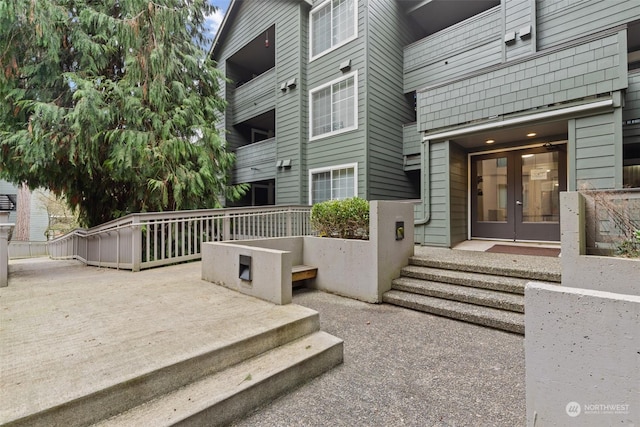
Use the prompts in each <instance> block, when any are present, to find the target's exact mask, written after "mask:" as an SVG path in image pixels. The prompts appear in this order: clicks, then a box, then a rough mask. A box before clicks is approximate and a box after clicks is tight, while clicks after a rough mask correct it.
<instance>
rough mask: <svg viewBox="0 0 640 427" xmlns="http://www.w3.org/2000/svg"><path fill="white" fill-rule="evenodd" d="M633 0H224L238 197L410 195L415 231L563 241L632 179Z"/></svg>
mask: <svg viewBox="0 0 640 427" xmlns="http://www.w3.org/2000/svg"><path fill="white" fill-rule="evenodd" d="M639 22H640V8H639V7H638V3H637V0H619V1H616V2H612V1H607V0H601V1H600V0H564V1H558V0H537V1H536V0H502V1H500V0H470V1H451V0H431V1H421V0H316V1H302V0H298V1H294V0H282V1H276V0H273V1H269V2H265V1H252V0H245V1H232V3H231V5H230V7H229V10H228V11H227V14H226V16H225V19H224V21H223V24H222V26H221V28H220V30H219V32H218V35H217V36H216V39H215V41H214V45H213V47H212V50H211V55H212V57H213V58H214V59H215V60H216V61H217V63H218V67H219V68H220V69H221V70H222V71H223V73H224V75H225V76H226V77H227V79H228V80H227V81H226V82H224V83H223V87H224V88H225V89H224V94H225V98H226V100H227V102H228V108H227V110H226V112H225V115H224V117H222V118H221V119H222V120H221V121H220V126H221V129H224V131H226V140H227V143H228V144H229V147H230V148H231V149H232V150H233V151H235V152H236V155H237V163H236V166H235V169H234V171H233V180H234V182H237V183H241V182H244V183H250V184H251V188H252V189H251V192H250V193H249V194H248V195H247V197H246V198H245V199H244V200H243V201H241V203H242V204H244V205H261V204H312V203H315V202H318V201H322V200H326V199H330V198H344V197H351V196H354V195H357V196H360V197H363V198H367V199H369V200H374V199H413V200H415V201H416V209H415V212H416V241H417V242H420V243H423V244H427V245H437V246H447V247H450V246H453V245H455V244H457V243H459V242H461V241H464V240H467V239H472V238H483V239H505V240H522V241H559V239H560V228H559V220H560V218H559V193H560V192H561V191H563V190H567V189H569V190H575V189H581V188H600V189H602V188H607V189H608V188H611V189H619V188H623V187H640V23H639Z"/></svg>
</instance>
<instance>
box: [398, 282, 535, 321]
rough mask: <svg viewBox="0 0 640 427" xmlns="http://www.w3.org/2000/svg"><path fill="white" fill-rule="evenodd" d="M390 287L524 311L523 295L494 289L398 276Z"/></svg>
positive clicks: (519, 311) (518, 311)
mask: <svg viewBox="0 0 640 427" xmlns="http://www.w3.org/2000/svg"><path fill="white" fill-rule="evenodd" d="M392 289H395V290H398V291H404V292H413V293H415V294H420V295H426V296H431V297H436V298H444V299H447V300H452V301H460V302H465V303H469V304H476V305H483V306H486V307H494V308H499V309H501V310H508V311H514V312H516V313H524V296H523V295H518V294H513V293H507V292H499V291H494V290H487V289H479V288H472V287H468V286H459V285H452V284H449V283H441V282H432V281H428V280H420V279H412V278H409V277H400V278H398V279H395V280H394V281H393V282H392Z"/></svg>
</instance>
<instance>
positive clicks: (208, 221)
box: [49, 206, 311, 271]
mask: <svg viewBox="0 0 640 427" xmlns="http://www.w3.org/2000/svg"><path fill="white" fill-rule="evenodd" d="M310 211H311V208H310V207H309V206H276V207H271V208H267V207H255V208H228V209H208V210H195V211H177V212H162V213H140V214H131V215H127V216H125V217H122V218H120V219H117V220H114V221H111V222H109V223H106V224H103V225H101V226H98V227H94V228H91V229H89V230H75V231H73V232H71V233H69V234H67V235H65V236H62V237H59V238H57V239H55V240H52V241H51V242H49V254H50V256H51V258H56V259H64V258H67V259H78V260H80V261H82V262H84V263H85V264H87V265H93V266H99V267H110V268H118V269H124V270H132V271H139V270H141V269H146V268H152V267H158V266H162V265H168V264H174V263H176V262H183V261H190V260H196V259H200V256H201V255H200V253H201V252H200V250H201V246H202V243H205V242H214V241H223V240H246V239H257V238H267V237H287V236H303V235H309V234H311V226H310V221H309V216H310Z"/></svg>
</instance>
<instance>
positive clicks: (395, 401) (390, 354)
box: [235, 290, 526, 427]
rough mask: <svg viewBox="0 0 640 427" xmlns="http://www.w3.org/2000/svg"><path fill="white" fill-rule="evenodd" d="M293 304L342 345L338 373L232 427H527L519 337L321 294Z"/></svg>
mask: <svg viewBox="0 0 640 427" xmlns="http://www.w3.org/2000/svg"><path fill="white" fill-rule="evenodd" d="M293 299H294V303H295V304H300V305H303V306H306V307H310V308H312V309H314V310H317V311H318V312H319V313H320V325H321V328H322V330H324V331H326V332H328V333H330V334H333V335H336V336H339V337H341V338H342V339H344V364H343V365H340V366H338V367H337V368H335V369H333V370H331V371H329V372H327V373H325V374H323V375H322V376H320V377H318V378H316V379H314V380H312V381H311V382H309V383H307V384H305V385H303V386H302V387H300V388H299V389H297V390H295V391H293V392H292V393H290V394H288V395H286V396H283V397H281V398H280V399H278V400H277V401H275V402H274V403H272V404H270V405H268V406H266V407H264V408H262V409H261V410H258V411H257V412H256V413H254V414H252V415H251V416H249V417H248V418H246V419H244V420H241V421H239V422H237V423H236V424H235V426H236V427H249V426H264V427H267V426H318V427H319V426H326V425H332V426H394V427H395V426H416V427H418V426H419V427H422V426H483V427H484V426H505V427H514V426H523V425H525V411H526V408H525V365H524V338H523V337H522V336H519V335H515V334H511V333H508V332H502V331H498V330H494V329H488V328H484V327H482V326H476V325H472V324H468V323H463V322H459V321H456V320H450V319H446V318H443V317H438V316H433V315H430V314H426V313H421V312H416V311H412V310H408V309H403V308H400V307H395V306H391V305H388V304H379V305H375V304H366V303H362V302H359V301H355V300H351V299H347V298H342V297H339V296H336V295H331V294H326V293H322V292H318V291H308V290H299V291H296V292H294V298H293Z"/></svg>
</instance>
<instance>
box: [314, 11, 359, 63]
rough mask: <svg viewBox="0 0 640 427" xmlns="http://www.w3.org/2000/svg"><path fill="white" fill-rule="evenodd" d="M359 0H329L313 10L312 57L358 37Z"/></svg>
mask: <svg viewBox="0 0 640 427" xmlns="http://www.w3.org/2000/svg"><path fill="white" fill-rule="evenodd" d="M356 1H357V0H328V1H326V2H325V3H322V4H321V5H320V6H319V7H317V8H316V9H315V10H312V11H311V59H312V60H313V59H315V58H316V57H318V56H320V55H322V54H324V53H326V52H328V51H330V50H331V49H335V48H337V47H338V46H341V45H343V44H345V43H347V42H349V41H351V40H353V39H355V38H356V37H357V33H356V31H357V30H356V28H357V21H358V15H357V13H356V7H355V3H356Z"/></svg>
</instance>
